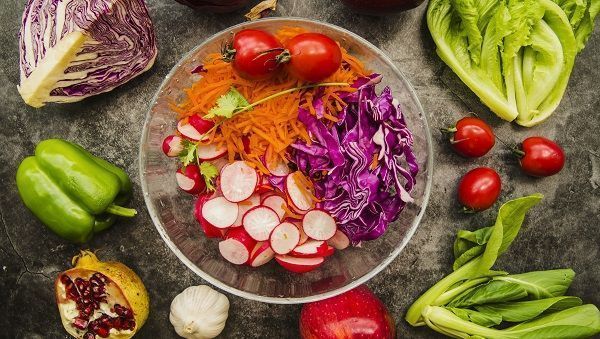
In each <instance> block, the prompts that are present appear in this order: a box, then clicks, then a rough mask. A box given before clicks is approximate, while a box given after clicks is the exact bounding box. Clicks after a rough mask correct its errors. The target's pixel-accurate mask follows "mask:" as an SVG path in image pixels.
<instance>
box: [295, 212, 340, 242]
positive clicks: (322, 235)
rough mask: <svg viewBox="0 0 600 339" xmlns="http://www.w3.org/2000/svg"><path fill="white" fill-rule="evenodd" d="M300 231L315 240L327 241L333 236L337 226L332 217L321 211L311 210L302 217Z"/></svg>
mask: <svg viewBox="0 0 600 339" xmlns="http://www.w3.org/2000/svg"><path fill="white" fill-rule="evenodd" d="M302 229H304V232H305V233H306V235H308V236H309V237H310V238H312V239H315V240H329V239H330V238H331V237H333V236H334V235H335V231H336V230H337V225H336V223H335V220H334V219H333V217H332V216H330V215H329V214H328V213H327V212H325V211H322V210H312V211H309V212H308V213H306V214H305V215H304V219H302Z"/></svg>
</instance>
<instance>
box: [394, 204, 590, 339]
mask: <svg viewBox="0 0 600 339" xmlns="http://www.w3.org/2000/svg"><path fill="white" fill-rule="evenodd" d="M541 199H542V196H541V195H540V194H534V195H531V196H527V197H523V198H519V199H515V200H511V201H508V202H507V203H505V204H504V205H502V207H500V210H499V212H498V217H497V219H496V222H495V224H494V225H493V226H491V227H485V228H481V229H478V230H476V231H467V230H461V231H459V232H458V234H457V237H456V241H455V243H454V256H455V258H456V261H455V263H454V266H453V268H454V272H452V273H451V274H449V275H448V276H446V277H444V278H443V279H442V280H440V281H439V282H438V283H436V284H435V285H434V286H433V287H431V288H430V289H429V290H428V291H427V292H425V293H424V294H423V295H421V297H419V298H418V299H417V300H416V301H415V302H414V303H413V305H412V306H411V307H410V308H409V310H408V312H407V314H406V320H407V321H408V322H409V323H410V324H411V325H413V326H422V325H427V326H429V327H430V328H431V329H433V330H435V331H437V332H439V333H442V334H445V335H447V336H450V337H454V338H507V339H508V338H557V339H558V338H561V339H563V338H586V337H590V336H593V335H595V334H598V333H600V311H598V309H597V308H596V306H594V305H589V304H588V305H582V301H581V299H579V298H577V297H571V296H565V294H566V292H567V290H568V288H569V286H570V285H571V282H572V281H573V278H574V277H575V272H573V270H571V269H555V270H548V271H534V272H527V273H521V274H508V273H506V272H502V271H494V270H492V266H493V265H494V263H495V261H496V259H497V257H498V256H499V255H500V254H502V253H503V252H505V251H506V250H507V249H508V247H509V246H510V244H511V243H512V241H513V240H514V239H515V237H516V236H517V234H518V232H519V230H520V228H521V225H522V224H523V221H524V219H525V214H526V213H527V211H528V210H529V209H530V208H531V207H533V206H534V205H536V204H537V203H538V202H539V201H540V200H541ZM505 322H509V323H512V325H513V326H511V327H507V326H504V324H505ZM515 323H517V324H515ZM498 325H501V326H502V329H500V328H495V327H496V326H498Z"/></svg>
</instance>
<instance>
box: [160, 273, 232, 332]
mask: <svg viewBox="0 0 600 339" xmlns="http://www.w3.org/2000/svg"><path fill="white" fill-rule="evenodd" d="M228 315H229V300H228V299H227V297H226V296H225V295H224V294H222V293H219V292H217V291H215V290H213V289H212V288H210V287H209V286H206V285H200V286H191V287H188V288H186V289H185V290H184V291H183V292H181V293H179V294H178V295H177V296H176V297H175V298H174V299H173V301H172V302H171V313H170V314H169V320H170V321H171V324H172V325H173V327H174V328H175V332H177V334H179V335H180V336H182V337H184V338H188V339H205V338H206V339H208V338H214V337H216V336H218V335H219V334H220V333H221V331H223V328H224V327H225V321H227V316H228Z"/></svg>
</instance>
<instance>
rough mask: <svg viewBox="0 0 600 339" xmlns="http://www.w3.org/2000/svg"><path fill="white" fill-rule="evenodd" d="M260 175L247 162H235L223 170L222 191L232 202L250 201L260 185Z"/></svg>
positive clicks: (221, 178)
mask: <svg viewBox="0 0 600 339" xmlns="http://www.w3.org/2000/svg"><path fill="white" fill-rule="evenodd" d="M258 179H259V176H258V173H257V172H256V171H255V170H254V168H252V167H250V166H248V164H246V162H245V161H234V162H232V163H231V164H229V165H226V166H225V167H223V169H222V170H221V177H220V183H221V191H222V192H223V196H224V197H225V198H226V199H227V200H229V201H231V202H240V201H243V200H246V199H248V198H249V197H250V196H251V195H252V193H254V190H255V189H256V186H257V184H258Z"/></svg>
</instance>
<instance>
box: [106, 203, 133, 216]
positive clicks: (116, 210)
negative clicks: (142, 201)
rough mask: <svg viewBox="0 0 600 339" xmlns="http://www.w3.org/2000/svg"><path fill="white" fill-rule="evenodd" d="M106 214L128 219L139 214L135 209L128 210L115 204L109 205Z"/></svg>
mask: <svg viewBox="0 0 600 339" xmlns="http://www.w3.org/2000/svg"><path fill="white" fill-rule="evenodd" d="M105 212H106V213H110V214H113V215H117V216H120V217H127V218H131V217H134V216H135V215H136V214H137V211H136V210H134V209H133V208H126V207H122V206H119V205H115V204H110V205H108V207H107V208H106V211H105Z"/></svg>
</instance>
